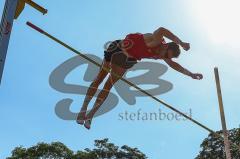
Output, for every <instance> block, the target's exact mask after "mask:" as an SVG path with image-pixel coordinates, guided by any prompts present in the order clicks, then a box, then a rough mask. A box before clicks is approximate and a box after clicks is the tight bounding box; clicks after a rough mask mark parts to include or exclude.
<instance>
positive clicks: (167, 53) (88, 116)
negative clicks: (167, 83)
mask: <svg viewBox="0 0 240 159" xmlns="http://www.w3.org/2000/svg"><path fill="white" fill-rule="evenodd" d="M164 37H166V38H168V39H169V40H171V41H172V42H169V43H166V42H165V40H164ZM179 45H180V46H181V47H182V48H183V49H184V50H186V51H188V50H189V49H190V44H189V43H185V42H183V41H181V40H180V39H179V38H178V37H177V36H176V35H174V34H173V33H172V32H171V31H169V30H168V29H166V28H163V27H160V28H159V29H157V30H156V31H154V32H153V33H146V34H141V33H134V34H128V35H127V36H126V37H125V39H122V40H116V41H113V42H111V43H110V45H109V46H108V47H107V49H106V50H105V51H104V60H103V62H102V66H101V68H100V71H99V73H98V75H97V76H96V78H95V79H94V81H93V82H92V83H91V85H90V87H89V89H88V91H87V94H86V97H85V99H84V102H83V106H82V108H81V111H80V112H79V114H78V117H77V123H78V124H81V125H82V124H84V126H85V127H86V128H87V129H90V126H91V121H92V119H93V117H94V114H95V113H96V112H97V111H98V109H99V108H100V106H101V105H102V104H103V102H104V101H105V99H106V98H107V96H108V94H109V91H110V89H111V88H112V87H113V85H114V84H115V83H116V82H117V81H118V80H119V79H120V78H119V77H122V76H123V75H124V73H125V72H126V71H127V70H128V69H129V68H131V67H133V66H134V65H135V64H136V63H137V62H138V61H141V59H143V58H150V59H155V60H157V59H161V60H164V61H165V62H166V63H167V64H168V65H169V66H170V67H171V68H173V69H174V70H176V71H178V72H181V73H183V74H185V75H187V76H190V77H192V78H193V79H198V80H200V79H202V78H203V75H202V74H199V73H192V72H190V71H188V70H187V69H185V68H183V67H182V66H181V65H180V64H178V63H176V62H174V61H173V60H172V59H173V58H177V57H179V55H180V48H179ZM103 67H104V68H107V69H108V70H110V71H111V72H110V76H109V78H108V79H107V81H106V83H105V85H104V87H103V89H102V90H101V91H100V93H99V94H98V96H97V99H96V101H95V103H94V106H93V108H92V109H91V110H90V111H89V112H88V113H87V112H86V111H87V107H88V104H89V102H90V101H91V99H92V97H93V96H94V94H95V93H96V91H97V89H98V86H99V85H100V84H101V83H102V81H103V80H104V78H105V77H106V76H107V75H108V71H106V69H105V70H104V69H103ZM114 74H117V75H118V76H116V75H114Z"/></svg>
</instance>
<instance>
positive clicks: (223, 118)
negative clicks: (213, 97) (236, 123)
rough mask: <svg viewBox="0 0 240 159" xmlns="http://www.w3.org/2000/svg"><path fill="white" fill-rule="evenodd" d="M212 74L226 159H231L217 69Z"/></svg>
mask: <svg viewBox="0 0 240 159" xmlns="http://www.w3.org/2000/svg"><path fill="white" fill-rule="evenodd" d="M214 73H215V79H216V87H217V94H218V102H219V110H220V116H221V122H222V129H223V135H224V145H225V152H226V157H227V159H231V152H230V143H229V140H228V131H227V124H226V120H225V114H224V107H223V100H222V91H221V85H220V78H219V73H218V68H217V67H215V68H214Z"/></svg>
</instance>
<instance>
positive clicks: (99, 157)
mask: <svg viewBox="0 0 240 159" xmlns="http://www.w3.org/2000/svg"><path fill="white" fill-rule="evenodd" d="M94 146H95V147H94V148H93V149H89V148H86V149H85V150H79V151H77V152H76V153H74V152H73V151H72V150H70V149H69V148H67V147H66V146H65V145H64V144H63V143H60V142H53V143H51V144H46V143H38V144H37V145H35V146H32V147H30V148H23V147H16V148H15V149H14V150H13V151H12V156H11V157H8V158H7V159H146V158H147V157H146V155H145V154H143V153H142V152H141V151H139V150H138V149H137V148H131V147H129V146H127V145H124V146H121V147H120V148H119V147H118V146H116V145H115V144H113V143H110V142H109V141H108V139H103V140H95V144H94Z"/></svg>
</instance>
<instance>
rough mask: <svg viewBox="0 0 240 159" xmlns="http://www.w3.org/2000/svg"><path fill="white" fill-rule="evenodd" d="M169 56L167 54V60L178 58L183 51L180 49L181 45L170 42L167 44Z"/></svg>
mask: <svg viewBox="0 0 240 159" xmlns="http://www.w3.org/2000/svg"><path fill="white" fill-rule="evenodd" d="M167 46H168V47H167V54H166V56H167V57H166V58H178V56H179V55H180V53H181V50H180V48H179V45H178V44H176V43H175V42H170V43H167Z"/></svg>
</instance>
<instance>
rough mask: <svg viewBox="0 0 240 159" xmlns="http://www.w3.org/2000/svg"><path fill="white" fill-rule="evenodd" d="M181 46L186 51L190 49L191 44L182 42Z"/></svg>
mask: <svg viewBox="0 0 240 159" xmlns="http://www.w3.org/2000/svg"><path fill="white" fill-rule="evenodd" d="M181 46H182V48H183V49H184V50H185V51H188V50H189V49H190V44H189V43H185V42H182V43H181Z"/></svg>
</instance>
